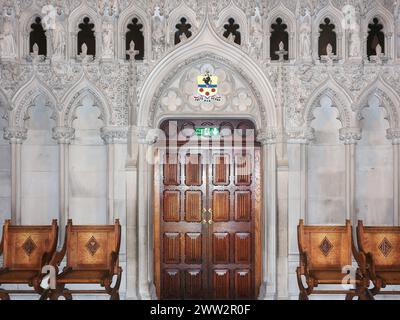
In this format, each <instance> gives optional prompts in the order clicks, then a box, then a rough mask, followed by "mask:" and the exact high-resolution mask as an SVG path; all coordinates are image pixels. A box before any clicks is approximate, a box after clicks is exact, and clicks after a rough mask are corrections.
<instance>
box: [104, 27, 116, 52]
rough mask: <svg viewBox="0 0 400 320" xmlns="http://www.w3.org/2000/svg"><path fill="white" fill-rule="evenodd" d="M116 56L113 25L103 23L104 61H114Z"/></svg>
mask: <svg viewBox="0 0 400 320" xmlns="http://www.w3.org/2000/svg"><path fill="white" fill-rule="evenodd" d="M113 56H114V37H113V25H112V23H111V22H109V21H105V22H104V23H103V59H112V58H113Z"/></svg>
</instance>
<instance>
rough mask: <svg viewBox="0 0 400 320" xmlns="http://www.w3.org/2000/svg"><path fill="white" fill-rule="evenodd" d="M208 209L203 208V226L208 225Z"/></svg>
mask: <svg viewBox="0 0 400 320" xmlns="http://www.w3.org/2000/svg"><path fill="white" fill-rule="evenodd" d="M206 213H207V209H206V208H203V211H202V212H201V219H202V221H201V223H202V224H207V217H206Z"/></svg>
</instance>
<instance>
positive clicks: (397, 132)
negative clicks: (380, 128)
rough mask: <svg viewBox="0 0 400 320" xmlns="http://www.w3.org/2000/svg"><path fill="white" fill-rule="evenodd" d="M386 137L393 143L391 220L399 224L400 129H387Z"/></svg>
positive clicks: (396, 224)
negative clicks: (392, 210) (392, 209)
mask: <svg viewBox="0 0 400 320" xmlns="http://www.w3.org/2000/svg"><path fill="white" fill-rule="evenodd" d="M387 138H388V139H390V140H392V143H393V160H394V161H393V201H394V203H393V208H394V212H393V214H394V216H393V222H394V225H395V226H398V225H400V200H399V199H400V129H389V130H388V132H387Z"/></svg>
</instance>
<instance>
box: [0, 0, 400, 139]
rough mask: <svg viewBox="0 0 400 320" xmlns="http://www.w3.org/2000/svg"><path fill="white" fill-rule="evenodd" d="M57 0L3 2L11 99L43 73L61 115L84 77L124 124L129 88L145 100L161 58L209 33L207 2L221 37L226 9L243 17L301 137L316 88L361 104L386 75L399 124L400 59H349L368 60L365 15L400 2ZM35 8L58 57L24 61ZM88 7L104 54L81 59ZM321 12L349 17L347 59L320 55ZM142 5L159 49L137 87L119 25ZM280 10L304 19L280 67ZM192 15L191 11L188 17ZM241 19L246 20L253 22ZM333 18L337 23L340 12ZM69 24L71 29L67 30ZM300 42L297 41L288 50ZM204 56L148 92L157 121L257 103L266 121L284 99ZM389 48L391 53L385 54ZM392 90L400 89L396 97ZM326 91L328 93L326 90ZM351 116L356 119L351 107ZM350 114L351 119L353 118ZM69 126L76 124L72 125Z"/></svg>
mask: <svg viewBox="0 0 400 320" xmlns="http://www.w3.org/2000/svg"><path fill="white" fill-rule="evenodd" d="M49 4H50V3H49V2H48V1H45V0H19V1H5V2H4V6H3V7H1V8H0V10H1V19H0V20H1V21H0V27H1V28H0V33H1V34H0V56H1V58H2V61H1V64H0V88H1V92H0V94H1V95H4V96H5V98H6V99H5V100H7V101H13V100H18V99H19V98H20V97H16V95H17V94H19V95H23V96H26V98H25V99H24V100H23V101H25V102H26V103H28V102H29V101H28V100H29V96H30V95H31V94H30V92H28V91H24V90H21V89H22V88H23V87H24V86H25V85H27V84H28V83H29V81H31V80H32V79H36V80H37V81H38V86H43V87H45V88H46V90H45V92H46V94H47V95H53V96H54V98H55V99H56V100H57V101H56V105H55V108H56V109H57V110H58V111H59V112H60V113H61V112H63V113H68V111H69V108H70V105H71V104H74V102H71V101H70V100H67V99H66V98H67V97H70V98H71V97H72V99H74V98H76V99H79V94H78V93H79V92H80V90H81V89H82V86H79V84H82V83H83V84H84V86H85V87H90V88H92V89H93V90H92V91H93V93H94V94H96V93H97V96H100V93H101V95H102V97H103V99H98V101H96V103H99V104H100V105H102V106H99V107H102V108H104V107H105V106H104V105H107V107H108V108H109V109H110V112H111V114H110V117H109V119H108V123H106V124H105V126H121V127H125V126H127V125H128V124H129V121H128V115H129V111H128V110H129V107H128V105H129V104H128V101H129V92H131V93H132V92H134V91H136V92H137V95H138V98H139V100H140V95H141V89H142V87H143V84H144V82H145V81H146V79H147V77H148V75H149V74H150V72H151V71H154V70H156V69H157V67H158V63H159V62H160V61H161V59H163V58H164V57H166V55H168V54H169V53H171V52H172V51H174V50H181V49H183V48H184V46H185V45H186V44H189V43H190V41H192V40H193V39H194V38H195V37H196V35H197V34H198V33H200V32H201V31H202V30H199V28H200V26H203V27H208V25H207V24H204V23H203V22H204V21H205V16H206V10H208V12H207V16H208V20H209V21H210V24H211V27H212V28H214V29H215V30H214V32H216V33H217V35H219V36H220V38H221V39H222V38H223V35H222V34H221V33H218V28H217V25H216V23H217V22H218V21H219V20H220V18H221V14H224V15H226V17H225V16H224V18H223V20H224V23H226V21H227V19H229V18H231V17H232V18H234V19H235V23H236V24H239V26H240V29H239V30H240V32H241V39H242V43H241V45H240V46H239V45H236V46H235V50H241V51H242V53H243V55H249V56H250V57H251V58H252V60H253V61H257V62H256V63H257V64H258V65H259V67H260V69H261V70H262V72H263V73H264V75H265V81H266V82H269V83H270V84H271V86H272V88H273V89H274V93H275V94H276V95H277V97H278V98H279V99H278V100H276V101H277V102H279V107H282V108H284V113H285V117H286V119H285V120H286V121H285V123H286V124H287V126H288V128H290V129H288V131H291V134H292V135H293V136H296V135H297V134H295V132H297V133H298V132H304V126H306V125H307V124H306V122H307V118H306V115H305V114H304V112H305V110H306V109H307V108H308V107H309V105H310V104H313V103H314V102H313V101H309V98H310V97H311V96H313V94H314V93H315V92H318V94H319V93H321V95H324V94H326V93H327V92H326V91H324V90H323V89H321V88H322V87H323V86H324V84H325V83H327V82H328V81H329V83H331V84H332V83H335V84H336V85H335V88H331V90H332V92H334V96H335V98H337V99H336V100H337V101H336V107H337V108H338V109H339V110H340V108H342V109H343V110H344V109H346V108H348V106H347V104H346V101H345V100H346V98H348V99H350V100H352V102H353V103H356V102H358V101H359V97H361V96H362V94H363V93H364V91H365V90H367V89H368V90H369V89H370V88H371V87H373V86H374V84H376V83H377V79H379V78H380V79H382V81H384V82H385V86H386V89H382V87H380V88H379V90H377V92H378V93H379V95H380V97H381V100H382V105H384V106H385V107H386V108H387V109H388V110H390V112H388V114H389V118H390V119H389V121H390V127H391V128H392V129H395V128H398V127H400V124H399V123H398V122H399V119H398V117H399V113H398V111H397V110H398V106H397V104H398V103H397V101H396V99H395V98H394V97H393V95H395V96H396V98H397V99H399V98H398V97H399V96H400V72H399V65H398V62H399V61H398V60H394V59H393V57H391V60H390V61H387V62H386V61H382V64H376V63H370V62H367V63H364V64H363V63H348V62H349V61H350V60H351V58H360V57H361V58H362V56H363V54H364V53H363V52H364V50H365V43H364V42H365V41H363V40H364V38H363V37H364V36H366V34H364V32H365V30H366V28H367V26H368V23H370V21H366V20H367V19H366V18H367V17H369V16H371V13H376V12H379V13H382V14H383V13H385V12H386V13H387V12H390V13H392V14H393V16H396V17H397V16H399V12H400V10H399V5H398V2H395V1H392V0H382V1H373V0H365V1H348V0H320V1H316V0H313V1H303V0H300V1H293V0H271V1H258V0H247V1H243V0H220V1H216V0H207V1H203V0H162V1H153V0H152V1H144V0H138V1H134V2H132V1H130V0H119V1H95V0H85V1H78V0H65V1H63V0H60V1H56V2H52V3H51V4H50V5H49ZM33 8H35V10H36V9H37V12H42V9H44V10H43V14H42V15H43V22H44V25H45V27H46V34H47V36H48V37H49V39H48V40H49V41H48V43H49V46H50V49H49V52H48V55H49V57H47V59H46V60H45V61H43V59H35V58H34V54H35V52H33V53H32V55H33V56H32V59H30V60H31V61H26V60H25V59H22V60H20V59H19V58H24V56H25V55H28V53H27V52H24V50H25V49H24V47H19V46H20V45H21V43H19V42H21V41H17V40H18V39H25V40H24V41H26V40H27V39H26V36H28V35H26V34H22V33H23V32H26V30H25V29H24V28H22V27H21V28H17V26H18V25H27V26H29V25H30V23H31V21H22V20H23V19H24V18H23V17H24V16H28V15H27V14H26V12H27V11H32V10H33ZM88 10H92V12H93V13H94V14H93V17H91V19H92V20H93V23H94V24H95V25H96V30H102V31H104V32H102V33H101V34H99V35H98V36H96V41H98V44H97V47H98V48H99V49H100V53H99V57H95V59H94V61H90V59H89V60H87V59H83V60H84V62H85V63H83V62H82V61H76V60H75V59H74V58H75V57H73V56H74V55H76V50H75V49H76V48H74V43H73V42H74V41H75V40H76V39H75V40H74V34H75V33H77V32H78V29H76V30H70V25H69V24H70V22H71V21H70V19H71V13H73V12H74V11H75V14H78V13H79V14H82V15H84V14H87V13H88ZM321 10H327V11H328V13H330V12H331V13H338V12H339V13H341V15H342V18H343V21H340V22H341V23H343V25H342V26H336V28H337V30H338V38H341V39H343V43H342V46H344V48H342V53H346V54H345V56H344V57H341V58H343V61H341V63H335V64H333V65H326V64H321V63H319V62H318V61H313V58H312V57H313V55H314V57H315V52H314V51H315V48H314V42H315V40H316V39H314V36H313V35H314V33H315V31H316V30H314V28H315V27H314V26H315V24H316V23H317V22H316V21H315V19H319V18H320V17H319V15H320V13H321ZM385 10H386V11H385ZM138 11H141V12H143V13H144V16H143V17H141V19H142V20H143V21H142V22H143V24H144V26H147V29H146V28H144V29H143V32H144V34H143V35H144V38H145V50H148V51H150V52H146V54H145V57H148V59H149V61H147V60H145V61H143V62H139V63H137V64H136V68H135V69H136V70H137V72H136V74H135V85H134V86H135V88H130V87H129V86H130V85H129V83H131V81H129V78H130V76H131V72H130V70H131V69H130V67H129V62H127V61H124V60H118V59H117V58H118V57H117V56H118V55H119V54H120V53H121V52H120V51H121V48H122V56H125V55H124V50H125V43H124V42H125V41H124V40H125V38H124V36H125V35H124V34H121V32H120V30H124V31H123V32H125V30H126V26H122V27H121V26H120V27H121V29H119V28H118V23H119V18H120V17H122V16H123V15H126V16H129V17H131V16H133V15H134V13H135V12H138ZM272 11H274V12H277V16H281V17H283V18H285V19H284V20H285V21H284V22H285V23H286V24H287V25H288V26H290V25H294V26H297V27H295V30H291V31H290V33H291V36H294V37H295V39H298V40H296V41H297V43H298V45H297V46H296V48H291V49H292V50H295V49H296V50H295V52H291V55H293V57H295V58H296V59H295V61H294V63H293V64H288V65H284V66H282V67H281V68H278V67H277V66H276V65H274V64H270V63H268V58H269V53H268V52H267V51H268V50H267V49H268V45H267V44H268V36H267V35H268V30H269V29H270V26H267V25H266V23H265V21H267V20H268V19H267V18H268V14H269V13H270V12H272ZM189 13H190V15H191V16H190V17H189V16H187V15H188V14H189ZM185 15H186V17H185ZM328 15H329V14H328ZM383 15H384V16H382V21H383V20H384V18H385V19H386V20H387V21H385V22H387V23H386V24H385V29H384V32H385V35H386V36H387V37H386V42H387V43H386V45H385V47H386V48H385V49H388V48H390V50H391V51H393V53H396V54H397V55H396V56H397V57H400V55H399V52H400V50H397V48H400V46H399V44H400V38H399V37H398V36H394V35H392V34H391V32H395V31H396V30H395V28H394V26H395V22H394V20H393V17H390V16H389V15H388V14H386V15H385V14H383ZM29 16H31V15H29ZM72 16H73V15H72ZM183 17H185V18H187V19H188V23H189V22H190V24H191V25H192V29H191V32H192V36H191V37H190V39H191V40H190V41H189V42H185V44H183V45H178V46H175V45H174V44H173V43H170V41H169V40H170V39H171V38H173V36H174V33H175V31H176V30H175V29H174V26H175V25H177V24H179V21H180V19H181V18H183ZM290 17H297V19H298V21H290V19H292V18H290ZM171 19H175V20H174V21H172V20H171ZM322 19H323V18H322ZM331 19H333V16H331ZM293 20H296V18H293ZM242 21H247V23H243V22H242ZM333 22H334V23H336V24H337V21H334V19H333V20H332V23H333ZM317 24H318V23H317ZM170 26H172V27H170ZM76 28H78V27H76ZM388 29H390V30H388ZM168 30H169V31H168ZM339 30H342V31H343V32H340V33H343V34H339ZM67 31H69V32H68V33H67ZM17 32H19V33H20V34H17ZM69 33H71V34H69ZM396 41H397V43H396ZM291 49H290V48H289V51H290V50H291ZM397 51H399V52H397ZM199 55H200V54H199V53H198V52H196V49H195V50H194V52H193V59H188V61H186V62H185V63H184V64H182V65H176V68H175V70H177V73H176V74H175V73H174V74H171V75H168V76H167V77H166V79H165V81H164V82H163V83H162V84H161V86H160V87H162V88H160V90H159V92H157V94H156V96H155V97H149V99H154V103H153V102H152V104H151V108H152V110H151V112H150V115H151V118H152V119H153V118H154V115H155V114H157V115H162V114H166V113H176V112H184V113H188V114H192V113H193V112H194V113H204V112H212V113H213V112H215V113H226V112H232V113H239V114H241V113H243V114H253V115H255V114H256V109H258V110H260V116H261V118H262V122H263V123H266V121H267V119H266V112H265V109H266V108H274V107H276V106H264V105H262V103H261V101H262V99H260V96H259V95H260V93H258V92H256V91H255V90H254V87H255V86H254V81H256V80H255V79H247V78H245V77H243V74H244V73H245V71H246V70H242V66H241V65H233V66H232V65H229V61H223V60H224V59H223V58H217V59H215V58H214V57H212V56H213V53H212V52H210V53H209V54H206V55H204V54H202V57H199ZM385 56H387V55H386V54H385ZM199 58H203V60H202V62H201V63H191V62H193V61H196V60H198V61H199V60H200V59H199ZM346 59H348V61H347V60H346ZM21 61H22V62H21ZM216 61H217V62H216ZM352 61H354V60H352ZM219 62H223V63H219ZM342 62H343V63H342ZM389 62H390V64H389ZM206 71H209V72H210V74H211V75H212V76H216V77H217V78H218V84H217V86H218V87H217V89H216V90H217V91H218V96H219V97H220V99H215V100H214V101H211V102H209V101H208V102H207V103H206V102H205V101H203V100H202V99H200V100H199V99H197V100H196V99H195V98H196V97H199V96H200V94H199V91H198V89H199V83H198V77H199V76H200V75H201V76H204V74H205V72H206ZM257 81H258V80H257ZM39 84H40V85H39ZM78 87H79V88H78ZM371 92H372V90H371ZM388 92H393V95H391V94H388ZM332 94H333V93H332ZM332 94H331V95H332ZM319 97H320V95H318V98H319ZM17 98H18V99H17ZM274 98H275V97H274ZM22 99H23V98H22ZM20 101H22V100H20ZM25 102H24V103H25ZM8 107H9V108H10V109H12V108H17V109H18V108H21V106H18V105H10V106H8ZM140 107H141V106H138V108H137V109H138V110H139V108H140ZM355 112H357V111H355ZM342 115H345V116H346V117H348V115H346V114H344V113H342ZM352 116H353V115H351V117H352ZM152 119H149V125H152V124H150V122H151V121H153V120H152ZM347 120H349V119H348V118H346V121H347ZM62 125H63V126H66V127H68V124H62ZM343 126H344V127H353V126H354V125H353V124H349V123H346V124H345V125H343ZM10 127H21V124H20V123H10ZM7 135H10V133H8V134H7ZM300 135H301V134H300ZM392 140H393V141H395V140H394V139H392Z"/></svg>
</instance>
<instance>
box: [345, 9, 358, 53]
mask: <svg viewBox="0 0 400 320" xmlns="http://www.w3.org/2000/svg"><path fill="white" fill-rule="evenodd" d="M342 11H343V14H344V19H345V27H346V30H347V31H348V33H349V36H350V40H349V57H350V58H361V38H360V24H359V22H358V15H357V11H356V8H355V7H354V6H352V5H346V6H344V7H343V10H342Z"/></svg>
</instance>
